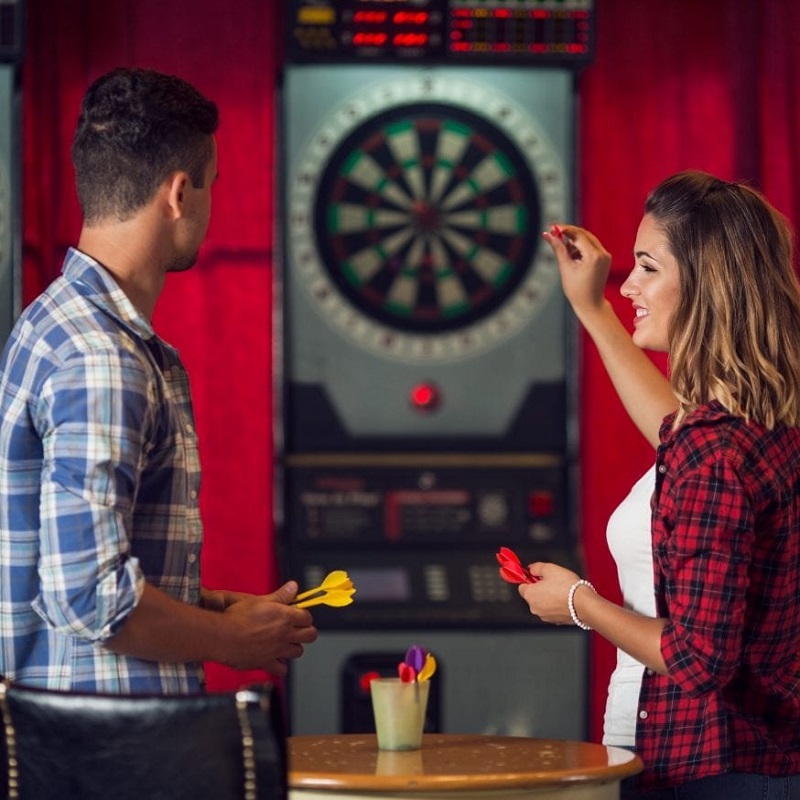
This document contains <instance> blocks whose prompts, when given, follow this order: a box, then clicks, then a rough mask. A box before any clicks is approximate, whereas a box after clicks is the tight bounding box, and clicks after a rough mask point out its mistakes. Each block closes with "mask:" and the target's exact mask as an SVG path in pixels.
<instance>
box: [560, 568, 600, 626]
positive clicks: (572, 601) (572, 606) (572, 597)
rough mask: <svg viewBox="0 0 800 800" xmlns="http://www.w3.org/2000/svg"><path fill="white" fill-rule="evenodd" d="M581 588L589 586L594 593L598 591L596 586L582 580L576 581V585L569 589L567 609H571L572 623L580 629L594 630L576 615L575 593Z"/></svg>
mask: <svg viewBox="0 0 800 800" xmlns="http://www.w3.org/2000/svg"><path fill="white" fill-rule="evenodd" d="M579 586H588V587H589V588H590V589H591V590H592V591H593V592H596V591H597V589H595V588H594V586H592V584H591V583H589V581H585V580H583V579H581V580H579V581H575V583H573V584H572V586H570V587H569V594H568V595H567V607H568V608H569V615H570V616H571V617H572V621H573V622H574V623H575V624H576V625H577V626H578V627H579V628H583V630H585V631H590V630H591V629H592V627H591V625H587V624H586V623H585V622H581V619H580V617H579V616H578V615H577V614H576V613H575V591H576V590H577V588H578V587H579Z"/></svg>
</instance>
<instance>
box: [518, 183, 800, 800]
mask: <svg viewBox="0 0 800 800" xmlns="http://www.w3.org/2000/svg"><path fill="white" fill-rule="evenodd" d="M566 233H567V237H568V243H569V245H570V250H571V251H572V253H573V256H572V257H573V258H575V257H578V258H580V259H585V258H589V257H590V256H591V254H592V253H596V252H597V251H598V250H602V248H601V246H600V245H599V243H598V242H597V241H596V240H595V239H594V238H593V237H591V236H590V235H589V234H588V233H586V232H584V231H581V230H580V229H577V228H567V229H566ZM550 238H551V243H552V244H553V246H554V247H555V249H556V252H557V253H559V256H560V260H561V259H563V257H564V256H565V254H566V252H567V251H566V249H564V250H563V251H562V250H561V247H562V243H560V242H555V241H552V237H550ZM634 254H635V259H636V263H635V266H634V267H633V270H632V271H631V273H630V275H629V276H628V278H627V280H626V281H625V283H624V284H623V286H622V289H621V291H622V293H623V295H625V296H626V297H628V298H630V299H631V301H632V303H633V308H634V313H635V323H634V324H635V332H634V335H633V341H634V343H635V344H636V345H638V346H639V347H644V348H648V349H652V350H660V351H666V352H668V353H669V355H670V373H671V383H672V389H673V391H674V393H675V395H676V397H677V403H678V407H677V410H676V411H675V412H673V413H670V414H668V415H667V416H666V418H665V419H664V421H663V423H662V425H661V427H660V431H659V440H660V441H659V445H658V451H657V457H656V481H655V492H654V495H653V512H652V545H653V558H654V579H655V601H656V603H655V611H656V616H654V617H650V616H647V615H645V614H639V613H636V612H635V611H632V610H630V609H627V608H623V607H621V606H618V605H616V604H614V603H611V602H609V601H608V600H605V599H604V598H602V597H600V596H599V595H598V594H597V593H596V592H595V591H594V590H593V588H592V587H591V585H590V584H588V583H587V582H586V581H582V580H581V579H580V578H579V576H578V575H576V574H575V573H573V572H570V571H569V570H566V569H564V568H562V567H559V566H557V565H555V564H547V563H535V564H532V565H531V566H530V570H531V572H532V573H533V574H534V575H537V576H539V577H540V578H541V580H540V581H538V582H537V583H535V584H529V585H524V586H521V587H520V594H521V595H522V597H523V598H524V599H525V601H526V602H527V603H528V605H529V607H530V610H531V612H532V613H533V614H536V615H537V616H539V617H541V618H542V619H543V620H544V621H545V622H550V623H555V624H570V623H572V624H577V625H580V626H581V627H584V628H586V629H592V628H593V629H595V630H596V631H597V632H598V633H599V634H601V635H602V636H604V637H605V638H607V639H608V640H609V641H611V642H612V643H613V644H615V645H616V646H617V647H619V648H620V649H622V650H624V651H625V652H626V653H628V654H629V655H630V656H632V657H633V658H634V659H636V660H637V661H639V662H640V663H642V664H644V665H645V667H646V670H645V674H644V677H643V680H642V688H641V694H640V697H639V704H638V711H637V726H636V750H637V752H638V753H639V754H640V755H641V757H642V759H643V760H644V763H645V771H644V773H643V775H642V779H641V791H642V794H641V795H640V796H642V797H652V798H662V797H664V798H667V797H668V798H678V797H679V798H698V800H699V799H700V798H702V800H714V798H717V797H724V798H725V800H736V798H750V797H753V798H756V797H758V798H762V797H771V796H772V795H771V794H769V793H770V792H775V793H776V794H775V795H774V796H776V797H793V796H797V797H800V428H798V425H800V286H798V281H797V278H796V276H795V274H794V271H793V268H792V241H791V232H790V230H789V227H788V225H787V224H786V222H785V220H784V219H783V217H781V215H780V214H779V213H778V212H777V211H776V210H775V209H773V208H772V207H771V206H770V205H769V204H768V203H767V202H766V201H765V200H764V198H763V197H762V196H761V195H760V194H758V193H757V192H755V191H753V190H752V189H750V188H748V187H746V186H743V185H740V184H731V183H726V182H724V181H721V180H718V179H717V178H714V177H712V176H710V175H706V174H704V173H698V172H686V173H680V174H678V175H676V176H673V177H671V178H668V179H667V180H666V181H664V182H663V183H661V184H660V185H659V186H658V187H656V189H655V190H654V191H653V192H652V193H651V195H650V197H649V198H648V200H647V202H646V204H645V214H644V217H643V219H642V222H641V224H640V226H639V230H638V233H637V237H636V244H635V248H634ZM623 352H624V353H626V354H627V355H630V350H629V348H625V347H623ZM626 357H627V356H626ZM654 369H655V368H654ZM626 374H627V375H629V376H630V375H631V374H632V373H626ZM623 399H624V398H623ZM630 402H631V403H632V404H634V405H635V403H634V401H633V400H631V401H630ZM640 427H642V428H643V429H644V430H647V425H646V424H641V425H640ZM646 792H649V794H647V793H646ZM784 792H788V794H784Z"/></svg>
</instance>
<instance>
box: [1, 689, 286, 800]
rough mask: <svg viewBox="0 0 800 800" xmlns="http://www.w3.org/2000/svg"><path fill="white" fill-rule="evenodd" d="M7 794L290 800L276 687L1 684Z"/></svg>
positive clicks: (53, 799)
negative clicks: (188, 689)
mask: <svg viewBox="0 0 800 800" xmlns="http://www.w3.org/2000/svg"><path fill="white" fill-rule="evenodd" d="M0 711H2V723H3V728H4V736H3V737H2V742H3V744H2V751H0V757H1V758H2V764H0V793H2V791H3V790H4V787H5V791H6V794H5V795H2V794H0V796H3V797H8V798H9V800H111V798H113V800H184V798H185V800H285V798H286V797H287V785H286V769H287V765H286V738H285V728H284V724H283V713H282V707H281V704H280V697H279V696H278V694H277V692H276V690H275V689H274V688H273V687H271V686H269V685H266V684H265V685H263V686H256V687H252V688H250V689H246V690H242V691H239V692H236V693H229V694H203V695H182V696H175V697H165V696H149V695H148V696H143V695H133V696H119V695H107V694H101V695H98V694H84V693H75V692H55V691H47V690H43V689H34V688H31V687H25V686H19V685H16V684H14V683H13V682H12V683H9V682H6V681H2V682H0Z"/></svg>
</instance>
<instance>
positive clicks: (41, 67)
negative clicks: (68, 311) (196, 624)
mask: <svg viewBox="0 0 800 800" xmlns="http://www.w3.org/2000/svg"><path fill="white" fill-rule="evenodd" d="M282 6H283V4H282V3H281V2H280V0H237V1H236V2H235V3H230V4H229V3H221V2H218V1H216V0H170V2H169V3H164V2H159V1H158V0H115V2H113V3H109V2H108V0H71V2H69V3H64V2H63V0H28V2H27V13H28V31H29V33H28V49H27V57H26V60H25V63H24V69H23V92H24V93H23V104H24V137H23V140H24V286H23V294H24V299H25V301H26V302H27V301H29V300H31V299H32V298H33V297H34V296H35V295H36V294H38V292H39V291H41V289H42V288H43V287H44V286H45V285H46V284H47V283H49V281H50V280H52V278H53V277H54V276H55V275H56V274H57V272H58V269H59V267H60V264H61V259H62V256H63V253H64V250H65V249H66V247H67V246H68V245H69V244H71V243H73V242H74V241H75V240H76V237H77V234H78V231H79V228H80V215H79V211H78V207H77V203H76V200H75V197H74V190H73V185H72V172H71V166H70V162H69V143H70V138H71V134H72V130H73V128H74V123H75V116H76V113H77V109H78V104H79V102H80V97H81V95H82V93H83V91H84V89H85V87H86V85H87V84H88V82H89V81H91V80H92V79H93V78H95V77H97V76H98V75H99V74H101V73H102V72H104V71H106V70H107V69H110V68H111V67H113V66H117V65H135V66H148V67H154V68H157V69H160V70H164V71H168V72H173V73H175V74H178V75H181V76H183V77H185V78H187V79H188V80H190V81H192V82H193V83H195V84H196V85H197V86H198V87H199V88H200V89H201V90H202V91H204V92H205V93H206V94H207V95H209V96H210V97H212V98H213V99H215V100H216V101H217V102H218V104H219V106H220V109H221V116H222V127H221V129H220V132H219V152H220V180H219V181H218V183H217V186H216V188H215V193H214V211H213V215H212V222H211V227H210V230H209V235H208V239H207V242H206V244H205V246H204V249H203V252H202V257H201V260H200V262H199V263H198V265H197V267H195V269H194V270H192V271H191V272H190V273H188V274H185V275H176V276H173V277H172V278H171V279H170V281H169V282H168V286H167V289H166V291H165V293H164V295H163V297H162V299H161V301H160V303H159V306H158V309H157V312H156V318H155V324H156V327H157V329H158V330H159V332H160V333H161V335H162V336H163V337H164V338H165V339H166V340H167V341H170V342H171V343H172V344H174V345H176V346H177V347H178V348H179V349H180V350H181V353H182V355H183V358H184V359H185V362H186V364H187V367H188V369H189V372H190V375H191V377H192V386H193V394H194V398H195V407H196V414H197V426H198V430H199V431H200V435H201V456H202V459H203V466H204V486H203V500H202V503H203V506H202V508H203V514H204V518H205V523H206V531H207V546H206V549H205V553H204V562H203V568H204V572H205V576H206V583H207V584H208V585H209V586H212V587H213V586H228V587H235V588H239V589H241V590H245V591H255V592H263V591H268V590H270V589H272V588H274V587H275V586H276V583H277V579H278V578H277V569H276V565H275V541H274V535H273V527H272V509H273V503H272V492H273V470H272V455H271V453H272V424H273V419H272V414H273V404H272V383H271V375H272V342H273V337H272V272H273V267H274V261H273V252H274V251H273V247H274V243H275V234H274V229H275V226H276V221H277V216H278V215H279V214H280V209H276V208H275V203H274V200H275V192H276V186H275V168H276V158H278V157H279V156H277V155H276V154H277V153H279V149H278V141H277V133H278V125H277V123H276V101H277V96H278V92H279V72H280V63H281V57H280V41H281V21H280V14H281V10H282ZM596 7H597V20H598V22H597V52H596V59H595V61H594V63H593V64H592V65H591V66H589V67H588V68H587V69H586V70H585V71H584V72H583V73H582V75H581V77H580V80H579V91H580V112H579V130H580V137H579V146H578V160H579V171H578V187H577V189H578V197H579V216H580V221H581V222H582V223H583V224H585V225H586V226H588V227H590V228H591V229H592V230H594V231H595V232H596V233H597V234H598V235H599V236H600V238H601V239H602V240H603V242H604V243H605V244H606V246H607V247H608V248H609V249H610V250H611V251H612V253H614V255H615V266H614V273H613V279H612V285H611V286H610V287H609V291H610V295H611V296H612V297H616V298H618V300H619V302H618V303H617V306H618V310H619V311H620V313H621V315H622V317H623V319H624V318H625V317H626V316H629V315H630V309H629V307H628V304H627V303H625V302H622V301H621V298H619V294H618V286H619V284H620V282H621V280H622V279H623V277H624V275H625V274H626V272H627V269H628V267H629V265H630V264H631V263H632V256H631V255H630V253H631V249H632V244H633V240H634V236H635V231H636V226H637V224H638V221H639V218H640V216H641V207H642V203H643V200H644V197H645V195H646V193H647V191H648V189H650V188H651V187H652V186H653V185H654V184H655V183H657V182H658V181H659V180H660V179H661V178H663V177H665V176H666V175H668V174H670V173H672V172H675V171H677V170H680V169H685V168H690V167H692V168H700V169H706V170H709V171H711V172H715V173H717V174H718V175H720V176H721V177H723V178H728V179H743V180H748V181H750V182H752V183H753V184H754V185H755V186H758V187H760V188H762V189H763V190H764V191H766V193H767V194H768V195H769V197H770V198H771V199H772V201H773V202H774V203H775V204H776V205H777V206H778V207H779V208H780V209H781V210H782V211H784V213H786V214H787V215H788V216H789V217H790V218H791V219H792V220H793V222H795V223H796V224H798V223H800V163H798V157H797V155H796V152H795V145H796V143H798V142H800V111H798V109H800V103H798V99H800V98H798V94H799V90H798V83H799V81H800V47H798V44H799V42H798V37H799V36H800V34H799V33H798V31H800V5H798V4H796V3H794V2H792V0H761V2H760V3H753V2H752V0H705V1H704V2H702V3H698V2H696V0H669V1H668V2H664V3H655V2H642V0H597V2H596ZM659 363H660V366H662V368H664V367H665V365H664V363H663V361H662V362H659ZM652 457H653V453H652V451H651V449H650V448H649V447H648V445H647V444H646V443H645V442H644V440H643V439H642V438H641V436H639V434H638V433H637V432H636V431H635V430H634V429H633V427H632V425H631V424H630V422H629V421H628V420H627V418H626V416H625V414H624V412H623V411H622V409H621V407H620V404H619V402H618V401H617V399H616V397H615V395H614V392H613V389H612V388H611V386H610V384H609V382H608V379H607V378H606V376H605V373H604V372H603V369H602V366H601V365H600V363H599V361H598V359H597V357H596V354H595V353H594V351H593V349H592V347H591V345H590V344H589V343H588V342H585V343H584V349H583V362H582V367H581V471H582V476H583V478H582V481H583V483H582V504H581V509H580V514H581V520H582V524H581V528H582V536H583V543H584V548H585V552H586V561H587V574H588V577H589V578H590V579H591V580H592V581H593V582H594V584H595V585H596V586H597V587H598V589H599V590H600V591H602V592H604V593H605V594H607V595H609V596H612V597H614V596H617V594H618V589H617V585H616V576H615V572H614V568H613V564H612V562H611V560H610V558H609V556H608V553H607V551H606V547H605V521H606V519H607V517H608V515H609V513H610V512H611V511H612V510H613V508H614V507H615V505H616V504H617V503H618V502H619V500H620V499H621V498H622V496H623V495H624V494H625V492H626V491H627V489H628V487H629V486H630V484H631V483H632V481H633V480H634V479H635V478H636V477H638V475H639V474H640V473H641V472H642V471H643V470H644V469H645V467H646V466H647V464H648V463H649V461H650V460H651V459H652ZM592 636H593V637H594V638H593V658H592V672H591V697H592V703H591V708H590V713H591V720H592V737H593V738H597V737H599V735H600V730H601V725H602V709H603V704H604V695H605V686H606V682H607V678H608V673H609V671H610V669H611V665H612V663H613V649H612V648H611V647H610V646H608V645H607V644H606V643H604V642H602V641H601V640H600V639H599V638H597V637H596V636H595V635H594V634H592ZM309 655H310V657H313V655H311V654H309ZM253 677H254V676H253V675H249V674H248V675H241V674H236V673H233V672H231V671H227V670H223V669H221V668H216V669H214V670H213V671H212V672H211V673H210V683H211V685H212V686H213V687H214V688H231V687H233V686H238V685H240V684H241V683H244V682H247V681H248V680H250V679H252V678H253Z"/></svg>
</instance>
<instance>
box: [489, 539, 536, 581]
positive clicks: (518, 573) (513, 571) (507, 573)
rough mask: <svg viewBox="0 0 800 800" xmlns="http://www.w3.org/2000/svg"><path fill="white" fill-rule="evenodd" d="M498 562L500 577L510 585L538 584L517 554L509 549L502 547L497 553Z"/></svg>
mask: <svg viewBox="0 0 800 800" xmlns="http://www.w3.org/2000/svg"><path fill="white" fill-rule="evenodd" d="M497 562H498V563H499V564H500V577H501V578H502V579H503V580H504V581H508V582H509V583H536V581H538V580H539V578H537V577H536V576H534V575H531V574H530V572H528V570H527V569H525V567H523V566H522V562H521V561H520V560H519V558H518V557H517V554H516V553H515V552H514V551H513V550H511V549H510V548H508V547H501V548H500V551H499V552H498V553H497Z"/></svg>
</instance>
